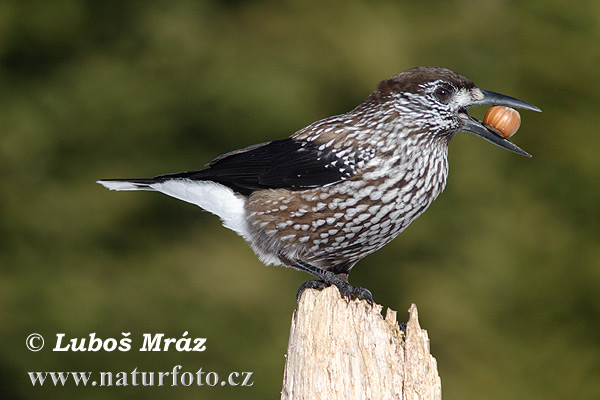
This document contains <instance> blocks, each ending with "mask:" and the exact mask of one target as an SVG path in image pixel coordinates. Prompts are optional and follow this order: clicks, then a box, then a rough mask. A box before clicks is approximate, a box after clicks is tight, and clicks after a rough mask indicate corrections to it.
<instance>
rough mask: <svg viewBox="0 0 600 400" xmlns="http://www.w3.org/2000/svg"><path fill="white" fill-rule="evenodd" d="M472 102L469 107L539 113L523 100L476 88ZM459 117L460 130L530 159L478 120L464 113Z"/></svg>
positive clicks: (534, 107)
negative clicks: (487, 106) (499, 108)
mask: <svg viewBox="0 0 600 400" xmlns="http://www.w3.org/2000/svg"><path fill="white" fill-rule="evenodd" d="M472 93H473V97H474V99H473V101H471V102H470V104H469V107H470V106H476V105H481V104H487V105H493V106H506V107H512V108H521V109H524V110H531V111H537V112H541V111H542V110H540V109H539V108H537V107H536V106H534V105H533V104H529V103H527V102H525V101H523V100H519V99H515V98H514V97H510V96H505V95H503V94H500V93H495V92H490V91H488V90H483V89H479V88H476V89H474V90H473V92H472ZM458 115H459V117H460V118H461V119H462V121H463V127H462V130H463V131H466V132H470V133H472V134H474V135H477V136H480V137H482V138H484V139H485V140H487V141H489V142H492V143H493V144H495V145H497V146H500V147H502V148H503V149H506V150H508V151H512V152H513V153H517V154H520V155H522V156H526V157H531V155H530V154H529V153H527V152H526V151H524V150H522V149H521V148H519V146H517V145H515V144H513V143H511V142H509V141H508V140H506V139H504V138H503V137H501V136H498V135H497V134H496V133H494V132H492V131H491V130H489V129H488V128H486V126H485V125H484V124H483V123H482V122H481V121H479V120H477V119H475V118H473V117H471V116H470V115H468V114H467V113H466V112H461V113H459V114H458Z"/></svg>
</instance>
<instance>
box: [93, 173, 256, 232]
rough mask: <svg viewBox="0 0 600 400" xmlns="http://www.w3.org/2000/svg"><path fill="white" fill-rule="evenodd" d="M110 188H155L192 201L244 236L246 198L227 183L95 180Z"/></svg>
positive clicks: (189, 201) (188, 180) (181, 180)
mask: <svg viewBox="0 0 600 400" xmlns="http://www.w3.org/2000/svg"><path fill="white" fill-rule="evenodd" d="M98 183H99V184H101V185H103V186H104V187H106V188H108V189H110V190H150V191H152V190H155V191H157V192H161V193H164V194H166V195H168V196H171V197H175V198H176V199H179V200H183V201H186V202H188V203H192V204H196V205H197V206H199V207H201V208H203V209H204V210H206V211H208V212H210V213H212V214H215V215H217V216H219V218H221V220H222V221H223V225H224V226H225V227H226V228H229V229H231V230H232V231H234V232H236V233H237V234H238V235H240V236H242V237H244V238H247V237H248V229H247V227H246V218H245V204H246V198H245V197H244V196H242V195H240V194H237V193H235V192H234V191H233V190H231V189H230V188H228V187H227V186H224V185H221V184H219V183H216V182H211V181H195V180H191V179H169V180H165V181H163V182H156V183H148V184H140V183H136V182H135V181H132V182H128V181H110V180H107V181H98Z"/></svg>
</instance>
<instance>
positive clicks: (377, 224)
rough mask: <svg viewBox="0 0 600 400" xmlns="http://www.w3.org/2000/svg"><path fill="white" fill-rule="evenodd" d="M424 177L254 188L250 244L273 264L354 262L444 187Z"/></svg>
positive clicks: (386, 239) (396, 231) (401, 227)
mask: <svg viewBox="0 0 600 400" xmlns="http://www.w3.org/2000/svg"><path fill="white" fill-rule="evenodd" d="M417 181H418V180H417ZM420 182H421V183H418V182H416V181H415V182H406V181H404V180H402V179H396V180H393V179H392V180H387V181H385V182H382V181H381V180H378V181H377V182H370V181H367V180H364V179H362V180H347V181H344V182H340V183H337V184H335V185H331V186H326V187H320V188H313V189H305V190H289V189H272V190H263V191H257V192H254V193H253V194H252V195H251V196H250V198H249V200H248V203H247V206H246V210H247V220H248V226H249V230H250V244H251V246H252V247H253V249H254V250H255V252H256V253H257V254H258V255H259V257H260V258H261V260H262V261H264V262H266V263H267V264H271V263H272V264H279V263H283V264H292V263H294V262H296V261H298V260H302V261H306V262H309V263H312V264H314V265H317V266H320V267H323V268H327V267H330V266H332V265H336V264H341V263H346V264H354V263H355V262H356V261H358V260H359V259H361V258H362V257H364V256H366V255H367V254H370V253H372V252H374V251H376V250H378V249H380V248H381V247H383V246H384V245H386V244H387V243H389V242H390V241H391V240H392V239H394V238H395V237H396V236H398V234H399V233H400V232H402V231H403V230H404V229H405V228H406V227H407V226H408V225H409V224H410V223H411V222H412V221H414V219H416V218H417V217H418V216H419V215H420V214H421V213H422V212H423V211H425V209H426V208H427V207H428V206H429V205H430V204H431V202H432V201H433V200H434V199H435V198H436V197H437V195H438V194H439V193H440V192H441V190H442V189H443V185H442V186H439V185H427V184H423V181H422V180H421V181H420Z"/></svg>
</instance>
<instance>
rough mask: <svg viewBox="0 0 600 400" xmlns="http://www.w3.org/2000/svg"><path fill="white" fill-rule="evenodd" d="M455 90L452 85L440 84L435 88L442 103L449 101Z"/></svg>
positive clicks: (436, 95) (436, 94)
mask: <svg viewBox="0 0 600 400" xmlns="http://www.w3.org/2000/svg"><path fill="white" fill-rule="evenodd" d="M453 92H454V90H452V88H451V87H448V86H440V87H438V88H437V89H436V90H435V92H434V94H435V97H437V98H438V100H439V101H441V102H442V103H448V100H450V96H452V93H453Z"/></svg>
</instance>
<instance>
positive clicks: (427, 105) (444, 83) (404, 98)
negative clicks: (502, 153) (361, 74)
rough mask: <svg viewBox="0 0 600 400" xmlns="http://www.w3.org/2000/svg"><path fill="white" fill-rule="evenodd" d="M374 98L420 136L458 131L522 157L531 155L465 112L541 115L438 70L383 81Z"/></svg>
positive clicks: (530, 107)
mask: <svg viewBox="0 0 600 400" xmlns="http://www.w3.org/2000/svg"><path fill="white" fill-rule="evenodd" d="M373 96H374V97H373V100H376V101H378V102H383V103H386V104H388V105H389V104H391V105H392V107H393V108H394V109H395V111H396V112H397V114H398V115H402V116H403V117H404V118H406V119H409V120H410V121H411V122H410V123H411V124H413V127H414V128H416V129H417V130H419V131H421V132H427V133H428V134H432V135H435V136H436V137H441V138H444V139H445V140H449V138H451V137H452V136H453V135H454V134H455V133H457V132H458V131H466V132H470V133H472V134H474V135H477V136H480V137H482V138H483V139H485V140H487V141H489V142H492V143H493V144H495V145H498V146H500V147H502V148H504V149H506V150H509V151H512V152H514V153H517V154H521V155H524V156H530V155H529V154H528V153H527V152H525V151H524V150H522V149H520V148H519V147H518V146H516V145H515V144H513V143H511V142H510V141H508V140H506V139H504V138H502V137H500V136H499V135H497V134H496V133H494V132H492V131H491V130H489V129H488V128H487V127H486V126H485V125H484V124H483V123H482V122H481V121H479V120H477V119H475V118H473V117H471V116H470V115H469V114H468V113H467V109H468V108H469V107H471V106H475V105H499V106H507V107H512V108H521V109H525V110H532V111H538V112H539V111H541V110H540V109H539V108H537V107H536V106H534V105H532V104H529V103H527V102H525V101H522V100H519V99H515V98H513V97H510V96H506V95H503V94H500V93H495V92H490V91H487V90H483V89H480V88H478V87H477V86H475V84H474V83H473V82H471V81H470V80H469V79H467V78H465V77H464V76H462V75H459V74H457V73H455V72H452V71H450V70H448V69H445V68H439V67H418V68H413V69H410V70H408V71H405V72H403V73H401V74H399V75H396V76H394V77H392V78H390V79H387V80H385V81H382V82H381V83H380V84H379V86H378V88H377V90H376V91H375V92H374V93H373Z"/></svg>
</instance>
